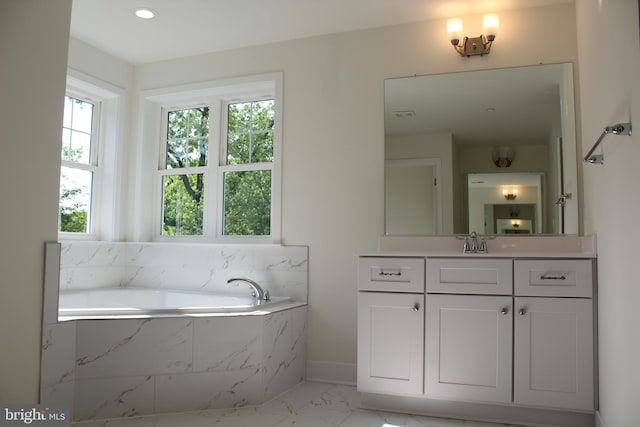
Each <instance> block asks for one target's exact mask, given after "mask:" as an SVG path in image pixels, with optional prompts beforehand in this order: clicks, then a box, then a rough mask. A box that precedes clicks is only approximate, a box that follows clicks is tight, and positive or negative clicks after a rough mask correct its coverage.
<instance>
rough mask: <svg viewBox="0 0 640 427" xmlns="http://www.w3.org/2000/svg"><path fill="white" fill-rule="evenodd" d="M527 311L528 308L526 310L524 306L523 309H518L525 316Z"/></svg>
mask: <svg viewBox="0 0 640 427" xmlns="http://www.w3.org/2000/svg"><path fill="white" fill-rule="evenodd" d="M526 313H527V310H525V309H524V308H521V309H520V310H519V311H518V314H520V316H524V315H525V314H526Z"/></svg>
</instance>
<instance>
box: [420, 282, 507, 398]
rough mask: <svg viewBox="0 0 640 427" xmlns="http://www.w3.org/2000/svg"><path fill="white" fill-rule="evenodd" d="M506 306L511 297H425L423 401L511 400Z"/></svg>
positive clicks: (434, 295) (444, 295)
mask: <svg viewBox="0 0 640 427" xmlns="http://www.w3.org/2000/svg"><path fill="white" fill-rule="evenodd" d="M511 305H512V301H511V297H510V296H485V295H482V296H476V295H446V294H442V295H438V294H433V295H431V294H430V295H427V298H426V321H425V325H426V327H425V333H426V342H427V345H426V349H425V351H426V353H425V371H426V376H425V378H426V384H425V394H426V395H427V396H428V397H437V398H441V399H452V400H474V401H485V402H509V401H510V400H511V378H512V376H511V375H512V356H511V352H512V332H513V329H512V325H513V323H512V315H511V313H512V310H511Z"/></svg>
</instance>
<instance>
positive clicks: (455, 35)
mask: <svg viewBox="0 0 640 427" xmlns="http://www.w3.org/2000/svg"><path fill="white" fill-rule="evenodd" d="M447 34H448V35H449V40H451V44H453V45H457V44H458V42H459V41H460V38H461V37H462V20H461V19H460V18H451V19H449V20H447Z"/></svg>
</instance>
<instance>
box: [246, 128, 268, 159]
mask: <svg viewBox="0 0 640 427" xmlns="http://www.w3.org/2000/svg"><path fill="white" fill-rule="evenodd" d="M251 150H252V151H251V160H252V161H253V162H254V163H260V162H273V132H261V133H255V134H253V135H252V142H251Z"/></svg>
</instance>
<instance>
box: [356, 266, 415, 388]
mask: <svg viewBox="0 0 640 427" xmlns="http://www.w3.org/2000/svg"><path fill="white" fill-rule="evenodd" d="M358 291H359V292H358V370H357V376H358V380H357V381H358V391H361V392H369V393H384V394H403V395H422V393H423V378H424V374H423V366H424V365H423V351H424V258H386V257H361V258H360V260H359V268H358Z"/></svg>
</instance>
